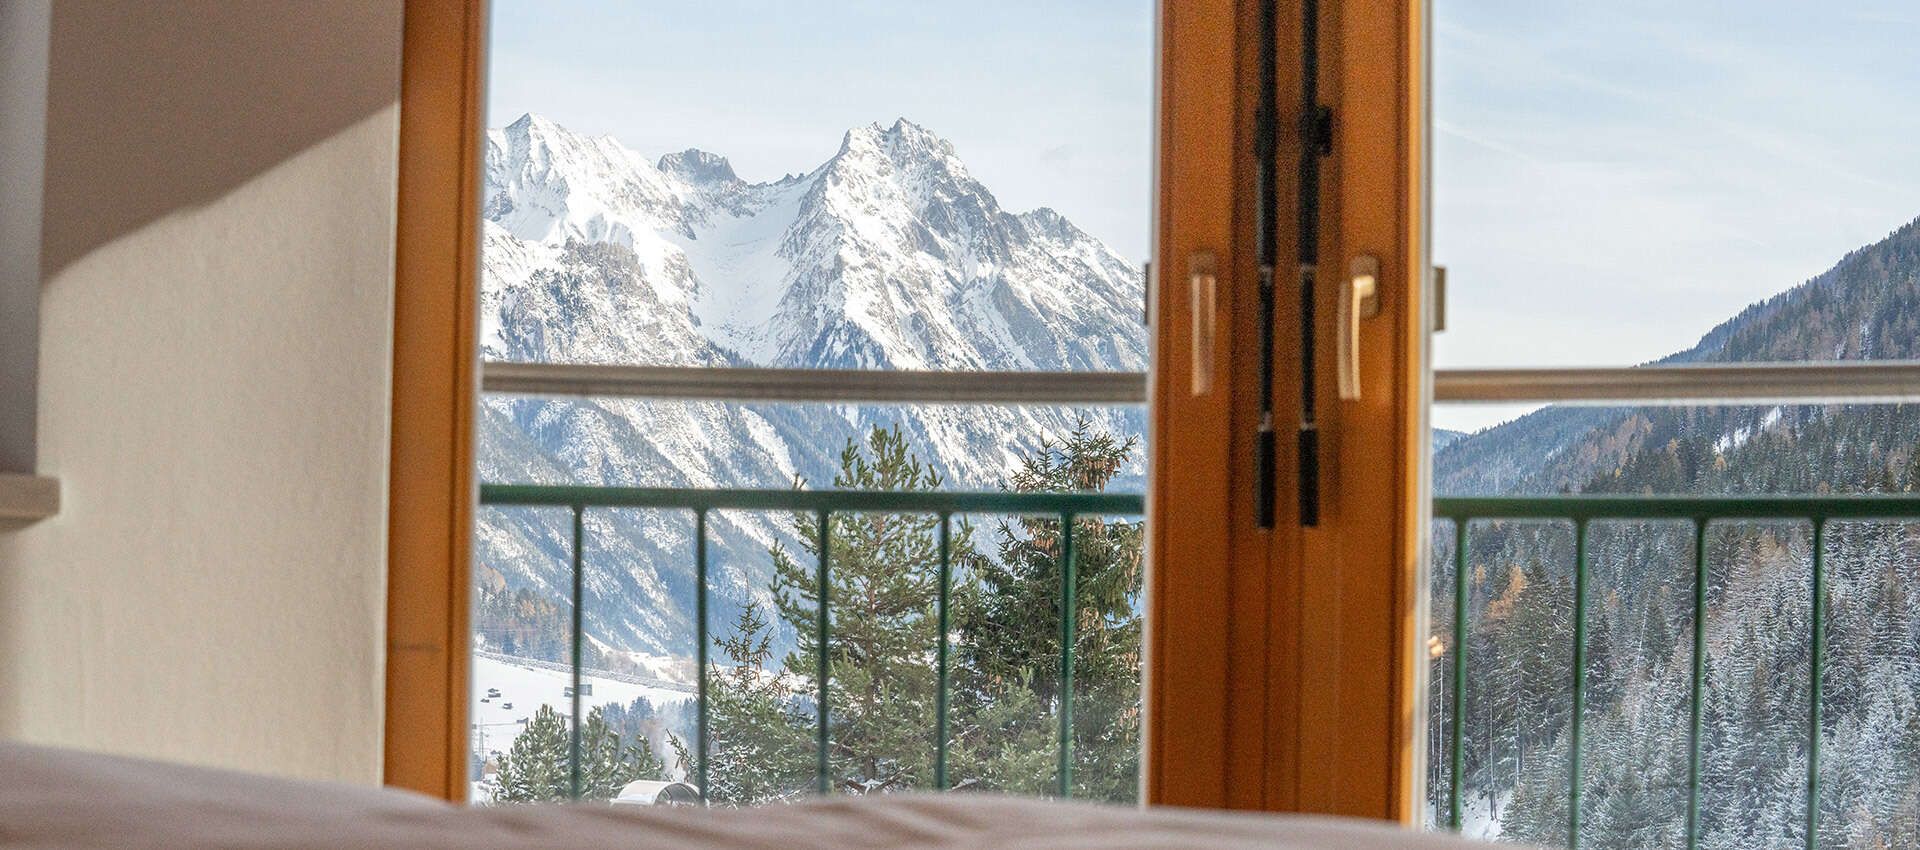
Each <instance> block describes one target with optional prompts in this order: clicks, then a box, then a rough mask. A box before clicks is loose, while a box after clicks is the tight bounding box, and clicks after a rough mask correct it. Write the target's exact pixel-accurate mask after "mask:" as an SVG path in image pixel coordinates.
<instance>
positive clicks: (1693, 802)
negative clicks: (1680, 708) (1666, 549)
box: [1687, 517, 1707, 850]
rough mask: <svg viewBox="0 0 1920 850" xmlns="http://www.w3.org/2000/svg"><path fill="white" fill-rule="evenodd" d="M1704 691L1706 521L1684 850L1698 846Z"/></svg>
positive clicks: (1699, 533)
mask: <svg viewBox="0 0 1920 850" xmlns="http://www.w3.org/2000/svg"><path fill="white" fill-rule="evenodd" d="M1706 690H1707V518H1706V517H1695V518H1694V520H1693V687H1692V689H1691V690H1690V691H1689V694H1688V706H1687V850H1697V848H1699V846H1700V747H1701V734H1700V728H1701V713H1700V704H1701V702H1702V701H1703V700H1705V699H1706Z"/></svg>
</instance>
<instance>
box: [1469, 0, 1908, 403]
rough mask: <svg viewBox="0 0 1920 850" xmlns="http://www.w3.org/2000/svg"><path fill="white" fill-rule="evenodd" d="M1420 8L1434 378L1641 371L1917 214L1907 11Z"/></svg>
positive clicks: (1875, 1) (1612, 4)
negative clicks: (1427, 85) (1428, 84)
mask: <svg viewBox="0 0 1920 850" xmlns="http://www.w3.org/2000/svg"><path fill="white" fill-rule="evenodd" d="M1435 4H1436V7H1435V22H1434V46H1433V80H1434V92H1433V122H1434V130H1435V132H1434V140H1433V144H1434V148H1433V160H1434V165H1433V168H1434V174H1433V181H1434V183H1433V204H1434V207H1433V222H1432V224H1433V234H1434V261H1435V262H1437V263H1439V264H1441V265H1445V266H1446V267H1447V289H1448V293H1447V297H1448V301H1449V303H1448V305H1447V321H1448V328H1447V330H1446V331H1445V332H1444V333H1441V334H1439V335H1438V336H1436V337H1435V340H1434V351H1435V365H1436V366H1437V367H1440V368H1446V367H1464V366H1547V365H1609V366H1612V365H1631V364H1636V363H1644V362H1646V361H1649V360H1653V359H1656V358H1659V357H1662V356H1665V355H1667V354H1671V353H1673V352H1675V351H1679V350H1682V349H1685V348H1689V347H1691V346H1692V345H1693V344H1694V343H1695V342H1696V341H1698V339H1699V338H1700V336H1701V335H1702V334H1704V333H1705V332H1706V331H1708V330H1709V329H1711V328H1712V327H1713V326H1714V325H1717V324H1719V323H1720V322H1722V321H1724V320H1726V319H1728V318H1731V317H1732V316H1733V315H1734V314H1736V313H1738V312H1739V311H1740V309H1741V308H1742V307H1744V306H1746V305H1747V304H1750V303H1752V302H1754V301H1758V300H1760V299H1763V298H1765V297H1767V296H1769V295H1772V294H1774V293H1777V292H1780V291H1783V290H1786V289H1789V288H1791V287H1793V286H1794V285H1796V284H1799V283H1801V282H1803V281H1805V280H1806V279H1807V278H1809V277H1812V276H1814V275H1816V274H1819V273H1820V272H1822V271H1825V270H1826V269H1828V268H1830V267H1832V266H1833V265H1834V264H1835V263H1836V262H1838V261H1839V260H1840V259H1841V258H1842V257H1843V256H1845V254H1846V253H1847V252H1848V251H1850V250H1853V249H1855V248H1860V247H1862V246H1865V245H1869V244H1871V243H1873V242H1877V241H1879V240H1880V239H1882V238H1884V237H1885V236H1886V235H1887V234H1888V233H1890V232H1892V231H1893V230H1894V229H1895V228H1896V227H1899V226H1900V225H1902V224H1904V223H1906V222H1908V221H1911V220H1913V219H1914V218H1916V217H1920V108H1916V107H1920V50H1916V48H1915V45H1916V44H1920V5H1917V4H1914V3H1912V2H1911V0H1900V1H1899V2H1881V0H1872V1H1871V2H1863V1H1862V0H1838V2H1821V3H1810V2H1805V0H1748V2H1737V3H1736V2H1706V1H1705V0H1688V1H1687V2H1671V0H1667V2H1638V0H1608V2H1604V3H1574V2H1540V0H1435ZM1522 409H1524V408H1522ZM1517 412H1518V411H1517V410H1516V409H1515V408H1510V407H1480V406H1451V407H1442V408H1439V409H1436V410H1435V413H1434V422H1435V424H1436V425H1440V426H1443V427H1453V428H1460V429H1464V430H1471V429H1473V428H1477V427H1482V426H1485V425H1488V424H1492V423H1494V422H1498V421H1500V420H1501V419H1505V418H1509V417H1511V416H1513V415H1515V413H1517Z"/></svg>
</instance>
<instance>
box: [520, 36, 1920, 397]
mask: <svg viewBox="0 0 1920 850" xmlns="http://www.w3.org/2000/svg"><path fill="white" fill-rule="evenodd" d="M494 9H495V14H494V21H493V65H492V68H491V77H490V80H489V82H490V85H491V89H490V96H489V106H490V109H491V110H492V116H491V119H490V120H491V121H492V123H494V124H499V123H503V122H505V121H510V120H512V119H513V118H515V117H517V116H519V115H520V113H522V112H526V111H536V112H541V113H544V114H546V115H547V116H549V117H551V118H553V119H554V120H556V121H559V122H560V123H562V124H565V125H567V126H569V127H573V128H574V129H577V130H581V131H584V132H588V133H594V134H599V133H611V134H613V135H614V136H616V137H618V138H619V139H621V140H622V141H623V142H625V143H626V144H627V145H628V146H630V147H633V148H635V149H637V150H639V151H641V152H643V153H645V154H647V155H649V156H657V155H659V154H661V153H664V152H668V151H674V150H680V149H682V148H686V147H699V148H702V149H705V150H709V151H713V152H715V153H720V154H723V155H726V156H727V157H729V158H730V159H732V161H733V163H734V166H735V169H736V170H737V171H739V172H740V174H741V175H742V176H744V177H746V178H748V179H763V180H764V179H775V178H778V177H780V176H781V175H783V174H785V173H787V172H797V171H804V170H806V169H809V168H812V167H813V166H815V165H817V164H819V163H820V162H821V161H823V160H824V159H826V158H827V157H828V156H830V155H832V153H833V151H834V150H835V148H837V147H838V145H839V141H840V136H841V134H842V133H843V132H844V131H845V130H846V129H847V128H848V127H851V126H854V125H857V124H866V123H870V122H874V121H880V122H891V121H892V120H893V119H894V118H896V117H900V116H905V117H907V118H909V119H912V120H914V121H917V122H919V123H921V124H923V125H926V126H927V127H929V128H931V129H933V130H934V131H935V132H938V133H940V134H942V135H944V136H946V137H947V138H948V139H950V140H951V141H953V143H954V144H955V146H956V147H957V148H958V150H959V152H960V155H961V157H962V158H963V159H965V160H966V161H967V163H968V165H969V166H970V167H971V168H972V169H973V171H974V173H975V174H976V175H977V176H979V177H980V178H981V179H982V180H983V181H984V182H985V183H986V184H987V185H988V187H989V188H991V189H992V190H993V191H994V192H995V194H997V195H998V196H999V197H1000V200H1001V202H1002V203H1003V204H1004V205H1006V206H1007V207H1009V208H1011V209H1015V210H1024V209H1030V208H1032V207H1036V206H1052V207H1054V208H1056V209H1058V210H1060V211H1061V212H1063V213H1064V214H1066V215H1067V216H1068V217H1070V218H1072V219H1073V220H1074V221H1075V222H1077V223H1079V224H1080V225H1081V226H1082V227H1084V228H1086V229H1087V230H1088V231H1089V232H1092V233H1093V234H1095V235H1097V236H1099V237H1101V238H1102V239H1105V240H1107V241H1108V242H1109V243H1110V244H1112V245H1113V246H1114V247H1115V248H1117V249H1118V250H1120V251H1121V252H1122V253H1123V254H1125V255H1127V256H1128V257H1130V258H1134V259H1144V257H1145V254H1146V248H1147V238H1148V237H1147V234H1148V209H1149V198H1148V192H1149V185H1148V181H1149V175H1150V173H1151V169H1150V163H1149V161H1148V160H1149V156H1150V153H1151V150H1152V145H1151V137H1150V128H1149V122H1150V120H1151V115H1152V104H1151V96H1152V80H1151V67H1150V54H1151V50H1152V41H1153V35H1152V17H1151V3H1150V2H1149V0H1061V2H1043V0H1026V2H1006V1H1005V0H970V2H964V3H960V2H938V3H935V2H899V0H890V2H879V0H851V1H850V2H799V0H788V2H773V1H772V0H761V1H760V2H752V0H701V2H678V1H677V0H676V2H651V0H567V2H529V0H496V2H495V3H494ZM1435 18H1436V22H1435V28H1434V41H1435V44H1434V84H1435V91H1434V121H1435V130H1436V132H1435V134H1434V146H1435V147H1434V159H1435V163H1434V181H1435V183H1434V202H1435V205H1434V215H1435V217H1434V236H1435V246H1434V247H1435V252H1434V254H1435V259H1436V260H1437V261H1438V262H1441V263H1443V264H1445V265H1447V266H1448V267H1449V272H1450V281H1451V293H1450V296H1451V301H1452V303H1451V304H1450V305H1449V315H1448V318H1449V323H1450V327H1449V329H1448V331H1447V332H1446V333H1445V334H1442V335H1441V336H1440V337H1438V338H1437V339H1436V342H1435V347H1436V358H1437V362H1438V365H1441V366H1470V365H1549V364H1559V365H1565V364H1626V363H1637V362H1643V361H1646V360H1651V359H1654V358H1656V357H1660V356H1662V355H1665V354H1667V353H1670V352H1672V351H1675V350H1678V349H1681V348H1685V347H1687V346H1688V345H1691V344H1692V343H1693V341H1694V340H1695V339H1697V338H1698V337H1699V336H1700V334H1702V333H1703V332H1705V331H1706V330H1707V329H1708V328H1710V327H1711V326H1713V325H1714V324H1716V323H1718V322H1719V321H1721V320H1723V319H1725V318H1727V317H1729V316H1731V315H1733V314H1734V313H1736V312H1738V311H1739V309H1740V308H1741V307H1743V306H1745V305H1746V304H1748V303H1751V302H1753V301H1755V300H1758V299H1760V298H1764V297H1766V296H1767V295H1770V294H1773V293H1775V292H1778V291H1781V290H1783V289H1786V288H1788V287H1790V286H1793V285H1794V284H1796V283H1799V282H1800V281H1802V280H1805V279H1806V278H1807V277H1810V276H1812V275H1814V274H1818V273H1819V272H1821V271H1823V270H1825V269H1826V268H1828V267H1829V266H1831V265H1832V264H1833V263H1834V262H1835V261H1837V260H1838V259H1839V258H1840V257H1841V256H1842V255H1844V254H1845V253H1846V252H1847V251H1849V250H1852V249H1854V248H1858V247H1860V246H1862V245H1866V244H1869V243H1871V242H1874V241H1876V240H1878V239H1880V238H1881V237H1883V236H1885V235H1886V234H1887V233H1888V232H1890V231H1891V230H1893V229H1894V228H1895V227H1897V226H1899V225H1900V224H1902V223H1904V222H1906V221H1909V220H1911V219H1913V218H1915V217H1920V47H1916V45H1920V7H1916V5H1915V4H1914V3H1913V2H1912V0H1840V2H1821V3H1813V2H1806V0H1751V2H1701V1H1700V0H1683V2H1672V0H1668V2H1651V0H1608V2H1604V3H1591V2H1570V0H1556V1H1555V2H1542V0H1436V3H1435ZM1513 412H1514V410H1513V409H1512V408H1505V409H1489V408H1464V407H1456V408H1450V409H1442V410H1439V411H1437V412H1436V416H1435V419H1436V422H1438V423H1439V424H1441V425H1445V426H1450V427H1468V428H1471V427H1479V426H1481V425H1485V424H1489V423H1491V422H1495V421H1498V420H1499V419H1501V418H1505V417H1507V416H1510V415H1512V414H1513Z"/></svg>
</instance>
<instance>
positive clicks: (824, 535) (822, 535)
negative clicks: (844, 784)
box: [814, 511, 833, 795]
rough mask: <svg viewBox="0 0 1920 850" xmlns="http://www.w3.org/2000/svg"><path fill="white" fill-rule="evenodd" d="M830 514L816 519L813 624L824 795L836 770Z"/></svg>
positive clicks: (819, 779)
mask: <svg viewBox="0 0 1920 850" xmlns="http://www.w3.org/2000/svg"><path fill="white" fill-rule="evenodd" d="M830 516H831V514H830V513H828V512H827V511H820V512H818V513H817V514H815V519H816V520H817V523H818V525H817V528H818V531H819V535H818V536H819V540H820V573H819V584H818V586H817V587H816V588H815V591H816V596H818V598H819V606H820V610H819V612H818V617H817V619H816V621H815V624H814V640H815V641H816V646H817V647H818V656H817V657H816V659H815V662H814V663H815V670H814V675H815V676H817V677H818V681H819V683H820V695H819V708H818V720H819V726H818V728H817V729H816V730H815V735H816V737H817V740H816V741H815V746H816V747H817V748H818V751H817V752H816V754H815V755H816V757H817V758H818V763H817V764H816V765H815V767H814V771H815V773H814V790H816V791H818V792H820V793H821V794H823V795H825V794H830V793H832V792H833V773H832V771H833V764H832V759H831V758H829V756H828V753H827V747H828V745H829V744H831V743H832V742H831V741H830V740H829V734H828V730H827V704H828V703H827V692H828V687H827V677H828V676H830V675H832V673H833V667H832V665H830V664H828V663H827V643H828V641H829V640H831V639H832V637H833V626H832V624H831V623H830V621H829V615H828V611H827V606H828V604H829V599H828V597H829V595H830V593H831V591H830V589H829V585H828V583H827V563H828V559H829V556H828V550H829V549H831V541H830V539H829V524H828V519H829V517H830Z"/></svg>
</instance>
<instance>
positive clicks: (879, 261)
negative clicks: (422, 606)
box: [477, 115, 1147, 653]
mask: <svg viewBox="0 0 1920 850" xmlns="http://www.w3.org/2000/svg"><path fill="white" fill-rule="evenodd" d="M485 184H486V185H485V201H484V205H483V212H482V215H483V217H484V219H485V222H484V225H483V226H484V229H485V236H484V248H483V278H484V284H483V295H482V313H483V321H482V329H483V334H484V336H483V343H482V344H483V353H484V356H485V357H487V358H488V359H490V360H508V361H532V362H557V363H594V364H633V365H654V366H745V365H756V366H778V367H790V368H817V369H934V370H1077V371H1101V370H1124V371H1133V370H1141V369H1144V368H1145V367H1146V363H1147V339H1146V333H1145V329H1144V327H1143V326H1142V324H1141V305H1142V303H1143V298H1144V282H1143V279H1142V276H1141V273H1140V270H1139V267H1138V266H1137V265H1136V264H1134V263H1132V262H1130V261H1128V260H1127V259H1125V258H1123V257H1121V256H1120V255H1118V254H1117V253H1115V252H1114V251H1113V250H1112V249H1111V248H1109V247H1107V246H1106V245H1105V244H1104V243H1102V242H1101V241H1100V240H1099V239H1097V238H1095V237H1093V236H1091V235H1089V234H1087V233H1085V232H1083V231H1081V230H1080V229H1079V228H1077V227H1075V226H1074V225H1073V224H1072V223H1071V222H1069V221H1068V220H1067V219H1066V218H1064V217H1063V216H1061V215H1059V214H1058V213H1056V212H1054V211H1052V210H1050V209H1044V208H1042V209H1037V210H1032V211H1029V212H1021V213H1015V212H1009V211H1007V210H1004V209H1002V208H1001V207H1000V205H999V203H998V202H997V201H996V200H995V199H994V196H993V194H992V193H991V192H990V191H989V190H988V189H987V187H986V186H984V185H982V184H981V183H980V182H979V181H978V180H976V179H974V178H973V177H972V176H971V175H970V174H969V173H968V171H967V168H966V165H965V164H964V163H963V162H962V161H961V160H960V158H959V156H958V155H957V153H956V151H955V150H954V147H953V146H952V145H951V144H950V143H948V142H947V141H945V140H943V139H941V138H940V137H938V136H936V135H935V134H933V133H932V132H930V131H928V130H927V129H926V128H923V127H920V126H918V125H916V124H913V123H911V122H909V121H906V120H904V119H902V120H899V121H896V122H894V123H893V124H892V125H891V126H882V125H879V124H874V125H870V126H865V127H856V128H853V129H851V130H848V131H847V132H846V134H845V136H844V137H843V138H842V140H841V144H840V147H839V150H838V151H837V152H836V153H835V154H834V155H833V156H832V157H831V158H829V159H828V160H827V161H826V162H824V163H821V164H819V165H817V166H815V167H813V168H812V169H811V170H808V171H806V172H804V173H801V174H797V175H789V176H786V177H784V178H782V179H779V180H776V181H772V182H760V183H754V182H748V181H746V180H743V179H741V178H740V177H739V176H738V175H737V174H736V173H735V172H734V170H733V167H732V166H731V165H730V164H729V163H728V161H727V160H726V159H725V158H724V157H722V156H719V155H716V154H713V153H708V152H705V151H699V150H686V151H681V152H679V153H672V154H668V155H666V156H662V157H659V158H658V159H651V160H650V159H648V158H646V157H644V156H642V155H640V154H639V153H636V152H634V151H632V150H629V149H627V148H626V147H624V146H622V145H621V144H620V143H619V142H617V141H616V140H614V139H612V138H611V137H598V138H589V137H586V136H583V135H580V134H577V133H573V132H571V131H569V130H567V129H566V128H564V127H561V126H559V125H557V124H555V123H553V122H551V121H548V120H546V119H544V118H541V117H539V116H534V115H528V116H524V117H522V118H520V119H519V120H517V121H515V122H513V123H511V124H509V125H507V126H506V127H504V128H501V129H498V130H493V131H491V132H490V133H489V134H488V138H487V148H486V174H485ZM1077 415H1086V416H1089V417H1090V418H1091V419H1092V421H1093V423H1094V425H1095V427H1097V428H1101V429H1105V430H1108V431H1111V432H1115V433H1124V434H1139V433H1141V432H1142V431H1143V428H1144V418H1143V414H1142V412H1141V411H1138V410H1111V409H1095V410H1079V411H1076V410H1069V409H1065V408H1045V407H943V406H915V407H889V406H870V405H772V404H722V403H705V402H701V403H692V402H646V401H639V400H630V399H541V398H515V397H494V398H489V399H488V400H487V402H486V404H485V405H484V410H483V422H482V429H481V431H482V440H481V447H480V468H481V478H482V480H484V481H489V482H538V483H561V482H571V483H587V484H621V485H641V486H672V487H690V488H703V487H726V486H750V487H785V486H792V485H793V483H794V482H795V480H796V478H797V479H803V480H804V481H806V482H807V486H811V487H824V486H830V483H831V481H832V476H833V472H834V471H835V470H836V469H837V468H838V466H839V456H840V453H841V451H842V449H843V448H844V447H845V446H846V445H847V443H848V441H849V440H852V439H859V438H861V437H863V435H864V434H865V433H866V432H867V431H869V430H870V429H872V428H874V427H887V428H893V427H898V428H900V429H901V430H902V431H903V432H904V433H905V434H906V435H907V436H908V438H909V439H910V441H911V444H912V445H913V446H914V447H915V450H916V452H917V453H918V455H919V457H920V458H921V460H922V461H924V462H925V463H927V464H928V465H929V466H931V467H932V468H933V469H934V470H936V471H937V472H939V473H940V474H941V475H942V476H943V477H944V479H945V481H946V483H947V485H948V486H952V487H958V488H967V489H992V488H995V487H997V486H998V485H999V483H1000V482H1001V481H1002V479H1003V477H1004V476H1005V475H1006V474H1007V473H1008V472H1009V471H1011V469H1012V468H1013V465H1014V464H1015V463H1016V462H1017V460H1018V458H1019V457H1021V456H1022V455H1023V454H1024V453H1026V452H1029V451H1031V450H1033V449H1034V448H1035V447H1036V446H1037V445H1038V444H1039V443H1040V441H1041V440H1042V439H1043V438H1048V437H1058V436H1060V435H1062V434H1064V433H1066V432H1067V431H1068V430H1069V429H1070V428H1071V427H1072V425H1073V422H1074V420H1075V417H1076V416H1077ZM1139 471H1140V464H1139V463H1138V462H1137V461H1136V465H1135V469H1134V470H1132V472H1131V473H1129V474H1127V475H1123V476H1122V479H1121V481H1122V482H1123V484H1129V483H1130V484H1133V485H1134V486H1137V482H1138V480H1139ZM570 522H571V520H570V517H569V516H567V515H565V514H564V512H560V511H551V510H548V511H535V510H512V511H507V510H500V511H494V510H489V511H483V513H482V516H481V519H480V528H479V530H478V543H477V555H478V558H479V563H480V568H481V571H482V574H483V575H495V576H497V580H498V581H499V582H500V583H501V584H502V585H503V586H506V587H516V588H517V587H530V588H534V589H536V590H540V591H542V592H544V593H548V594H551V595H553V596H555V597H557V598H564V595H563V594H564V592H565V588H566V587H567V583H568V581H569V572H568V570H569V567H568V565H567V561H566V557H565V555H566V552H567V547H568V545H569V544H570V539H571V530H570ZM712 528H713V535H714V536H713V537H712V539H711V543H710V545H711V546H712V547H713V552H714V562H713V563H714V566H715V569H716V572H715V581H716V587H715V591H716V593H717V594H718V595H717V597H716V601H717V602H718V603H719V604H720V607H719V608H718V609H717V610H716V612H715V617H716V620H715V622H724V621H725V620H723V619H721V618H730V617H731V611H730V608H731V606H735V605H738V604H741V603H743V602H745V601H746V600H747V599H749V598H753V597H756V596H764V594H765V587H766V583H767V582H766V576H767V572H768V570H769V569H770V567H769V566H768V564H769V561H768V558H767V556H766V549H767V547H768V546H770V545H774V544H776V543H780V542H783V541H784V542H786V543H788V544H791V541H792V538H791V531H790V522H789V518H787V517H777V516H767V515H736V514H725V515H719V516H716V517H715V518H714V519H713V525H712ZM587 529H588V539H589V545H588V553H587V554H588V564H589V568H588V577H587V597H588V601H587V610H586V616H587V619H588V632H589V633H590V635H591V636H592V638H593V639H594V640H595V642H596V643H597V644H598V645H599V646H600V647H601V648H603V649H618V650H626V651H634V652H651V653H675V652H690V650H691V647H692V628H691V623H690V621H689V619H688V617H687V612H688V611H690V610H691V608H692V605H693V587H692V572H693V565H692V553H693V546H692V541H691V533H692V521H691V518H690V516H687V515H684V514H674V513H671V512H658V511H649V512H641V511H624V512H622V511H594V512H590V513H589V516H588V522H587ZM485 642H486V636H484V635H483V636H482V643H483V644H484V643H485Z"/></svg>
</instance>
